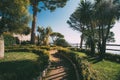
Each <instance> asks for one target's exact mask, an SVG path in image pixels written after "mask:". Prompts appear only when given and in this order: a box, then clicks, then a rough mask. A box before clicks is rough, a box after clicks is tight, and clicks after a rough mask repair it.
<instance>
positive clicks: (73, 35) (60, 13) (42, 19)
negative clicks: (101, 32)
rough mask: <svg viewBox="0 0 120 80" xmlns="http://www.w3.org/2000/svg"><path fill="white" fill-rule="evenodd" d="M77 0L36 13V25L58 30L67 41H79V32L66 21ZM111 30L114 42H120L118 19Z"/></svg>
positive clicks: (77, 2) (54, 30)
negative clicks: (52, 9)
mask: <svg viewBox="0 0 120 80" xmlns="http://www.w3.org/2000/svg"><path fill="white" fill-rule="evenodd" d="M79 2H80V0H69V1H68V2H67V4H66V6H65V7H64V8H57V9H56V10H55V11H54V12H50V11H48V10H46V11H44V10H43V11H41V12H40V13H38V15H37V26H43V27H48V26H50V27H51V28H52V30H53V32H60V33H61V34H63V35H64V36H65V39H66V40H67V41H68V42H69V43H79V42H80V34H81V33H80V32H77V31H74V30H73V29H72V28H70V27H69V25H68V24H67V23H66V22H67V20H69V17H70V15H71V14H72V13H73V12H74V11H75V9H76V8H77V7H78V4H79ZM112 31H113V32H114V33H115V39H116V42H115V43H117V44H120V36H119V33H120V32H119V31H120V21H119V22H117V23H116V24H115V27H114V28H113V29H112Z"/></svg>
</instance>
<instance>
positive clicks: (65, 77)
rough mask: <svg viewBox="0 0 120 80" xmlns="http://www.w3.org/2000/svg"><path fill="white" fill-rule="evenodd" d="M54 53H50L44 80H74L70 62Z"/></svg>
mask: <svg viewBox="0 0 120 80" xmlns="http://www.w3.org/2000/svg"><path fill="white" fill-rule="evenodd" d="M56 52H57V51H51V52H50V61H51V66H50V70H49V72H48V74H47V76H46V77H45V80H76V79H75V72H74V69H73V67H72V65H71V64H70V62H69V61H67V60H66V59H64V58H63V57H61V56H60V55H59V53H56Z"/></svg>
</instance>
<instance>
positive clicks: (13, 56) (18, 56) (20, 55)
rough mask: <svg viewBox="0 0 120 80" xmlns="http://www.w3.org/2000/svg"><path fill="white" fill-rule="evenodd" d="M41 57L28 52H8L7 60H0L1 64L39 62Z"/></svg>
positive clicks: (6, 54)
mask: <svg viewBox="0 0 120 80" xmlns="http://www.w3.org/2000/svg"><path fill="white" fill-rule="evenodd" d="M38 57H39V56H38V55H36V54H33V53H30V52H29V53H28V52H8V53H7V52H6V53H5V58H4V59H2V60H0V62H6V61H19V60H34V61H35V60H37V58H38Z"/></svg>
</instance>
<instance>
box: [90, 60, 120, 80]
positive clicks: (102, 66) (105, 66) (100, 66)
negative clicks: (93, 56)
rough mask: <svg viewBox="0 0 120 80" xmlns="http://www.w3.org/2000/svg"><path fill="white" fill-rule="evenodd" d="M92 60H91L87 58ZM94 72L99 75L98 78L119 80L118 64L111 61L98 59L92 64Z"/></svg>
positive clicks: (119, 69)
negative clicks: (98, 60)
mask: <svg viewBox="0 0 120 80" xmlns="http://www.w3.org/2000/svg"><path fill="white" fill-rule="evenodd" d="M89 62H91V63H92V62H93V60H91V61H90V60H89ZM92 67H93V69H94V70H96V72H97V73H96V74H97V75H99V80H119V79H120V64H119V63H115V62H111V61H106V60H103V61H100V62H97V63H94V64H92Z"/></svg>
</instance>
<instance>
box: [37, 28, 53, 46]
mask: <svg viewBox="0 0 120 80" xmlns="http://www.w3.org/2000/svg"><path fill="white" fill-rule="evenodd" d="M37 31H38V32H39V35H38V45H49V37H50V34H51V33H52V29H51V28H50V27H47V28H44V27H38V30H37Z"/></svg>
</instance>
